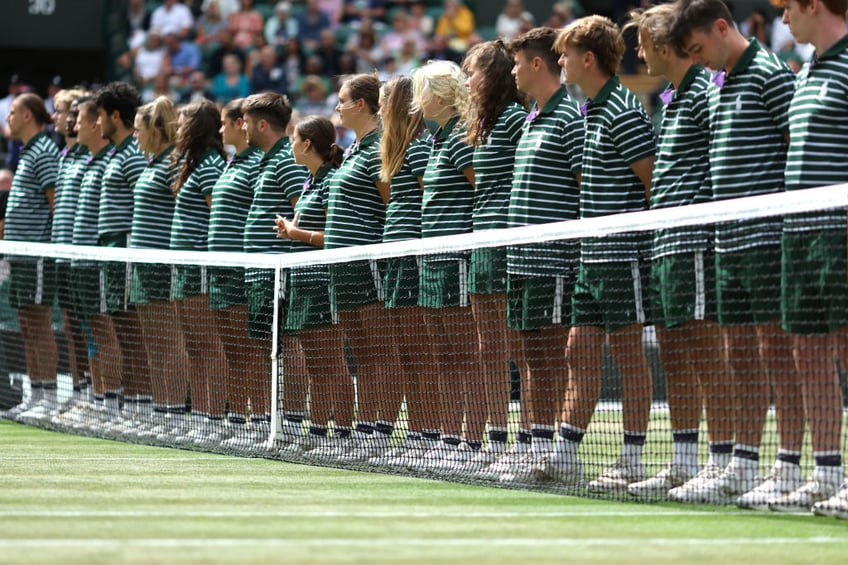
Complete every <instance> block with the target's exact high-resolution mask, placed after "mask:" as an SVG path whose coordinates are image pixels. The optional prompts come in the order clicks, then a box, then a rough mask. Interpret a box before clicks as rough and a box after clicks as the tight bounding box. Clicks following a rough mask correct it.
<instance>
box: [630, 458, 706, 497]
mask: <svg viewBox="0 0 848 565" xmlns="http://www.w3.org/2000/svg"><path fill="white" fill-rule="evenodd" d="M691 479H692V473H690V472H689V471H688V470H687V469H686V467H684V466H682V465H676V464H674V463H671V464H669V466H668V467H666V468H665V469H663V470H662V471H660V472H659V473H657V474H656V475H655V476H653V477H651V478H650V479H645V480H644V481H637V482H635V483H631V484H629V485H627V492H628V493H629V494H631V495H633V496H635V497H637V498H666V497H667V496H668V492H669V491H670V490H671V489H674V488H677V487H679V486H682V485H684V484H685V483H686V482H687V481H689V480H691Z"/></svg>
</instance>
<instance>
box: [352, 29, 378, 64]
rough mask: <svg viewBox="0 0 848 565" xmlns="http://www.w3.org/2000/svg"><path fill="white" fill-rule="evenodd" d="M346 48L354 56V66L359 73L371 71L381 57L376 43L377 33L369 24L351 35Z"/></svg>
mask: <svg viewBox="0 0 848 565" xmlns="http://www.w3.org/2000/svg"><path fill="white" fill-rule="evenodd" d="M347 50H348V51H349V52H350V53H353V56H354V57H356V68H357V70H358V71H359V72H360V73H370V72H373V71H374V69H376V68H377V66H378V65H379V64H380V60H381V59H382V57H383V50H382V49H380V46H379V45H377V34H376V32H375V31H374V29H373V28H371V27H370V26H365V27H364V28H363V29H360V30H359V33H358V34H356V35H352V36H351V41H350V42H349V43H348V46H347Z"/></svg>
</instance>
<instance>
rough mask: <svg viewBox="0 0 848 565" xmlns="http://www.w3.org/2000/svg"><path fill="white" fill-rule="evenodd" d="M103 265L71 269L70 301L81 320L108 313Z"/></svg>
mask: <svg viewBox="0 0 848 565" xmlns="http://www.w3.org/2000/svg"><path fill="white" fill-rule="evenodd" d="M105 277H106V275H105V273H104V272H103V265H102V264H100V265H89V266H83V267H71V299H72V300H73V303H74V310H75V311H76V313H77V316H78V317H80V318H81V319H88V318H89V317H91V316H94V315H96V314H107V313H108V312H109V309H108V305H107V304H106V287H105V282H106V281H105Z"/></svg>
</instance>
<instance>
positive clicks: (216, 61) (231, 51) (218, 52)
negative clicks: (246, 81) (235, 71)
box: [208, 29, 247, 77]
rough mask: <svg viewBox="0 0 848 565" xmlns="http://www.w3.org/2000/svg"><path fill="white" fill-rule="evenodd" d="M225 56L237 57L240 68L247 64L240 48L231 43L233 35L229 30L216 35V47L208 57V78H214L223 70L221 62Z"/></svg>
mask: <svg viewBox="0 0 848 565" xmlns="http://www.w3.org/2000/svg"><path fill="white" fill-rule="evenodd" d="M227 55H235V56H236V57H238V58H239V60H240V61H241V64H242V66H245V65H246V64H247V56H246V55H245V54H244V51H242V49H241V48H240V47H238V46H237V45H236V44H235V43H233V34H232V32H231V31H230V30H229V29H225V30H221V32H220V33H219V34H218V47H216V48H215V50H214V51H212V54H211V55H209V73H208V75H209V76H212V77H214V76H216V75H217V74H219V73H220V72H221V71H222V70H223V68H224V66H223V63H222V61H223V60H224V57H226V56H227Z"/></svg>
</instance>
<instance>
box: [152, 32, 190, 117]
mask: <svg viewBox="0 0 848 565" xmlns="http://www.w3.org/2000/svg"><path fill="white" fill-rule="evenodd" d="M200 59H201V56H200V48H199V47H198V46H197V45H196V44H195V43H194V42H193V41H188V40H183V39H180V37H179V36H178V35H177V34H175V33H169V34H167V35H165V59H164V63H163V70H164V72H166V73H168V74H169V75H170V76H171V81H172V84H173V85H174V86H176V87H177V88H180V87H183V86H185V85H186V84H187V83H188V76H189V75H190V74H191V73H192V72H193V71H196V70H197V69H199V68H200ZM152 101H153V100H152V99H151V100H150V102H152Z"/></svg>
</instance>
